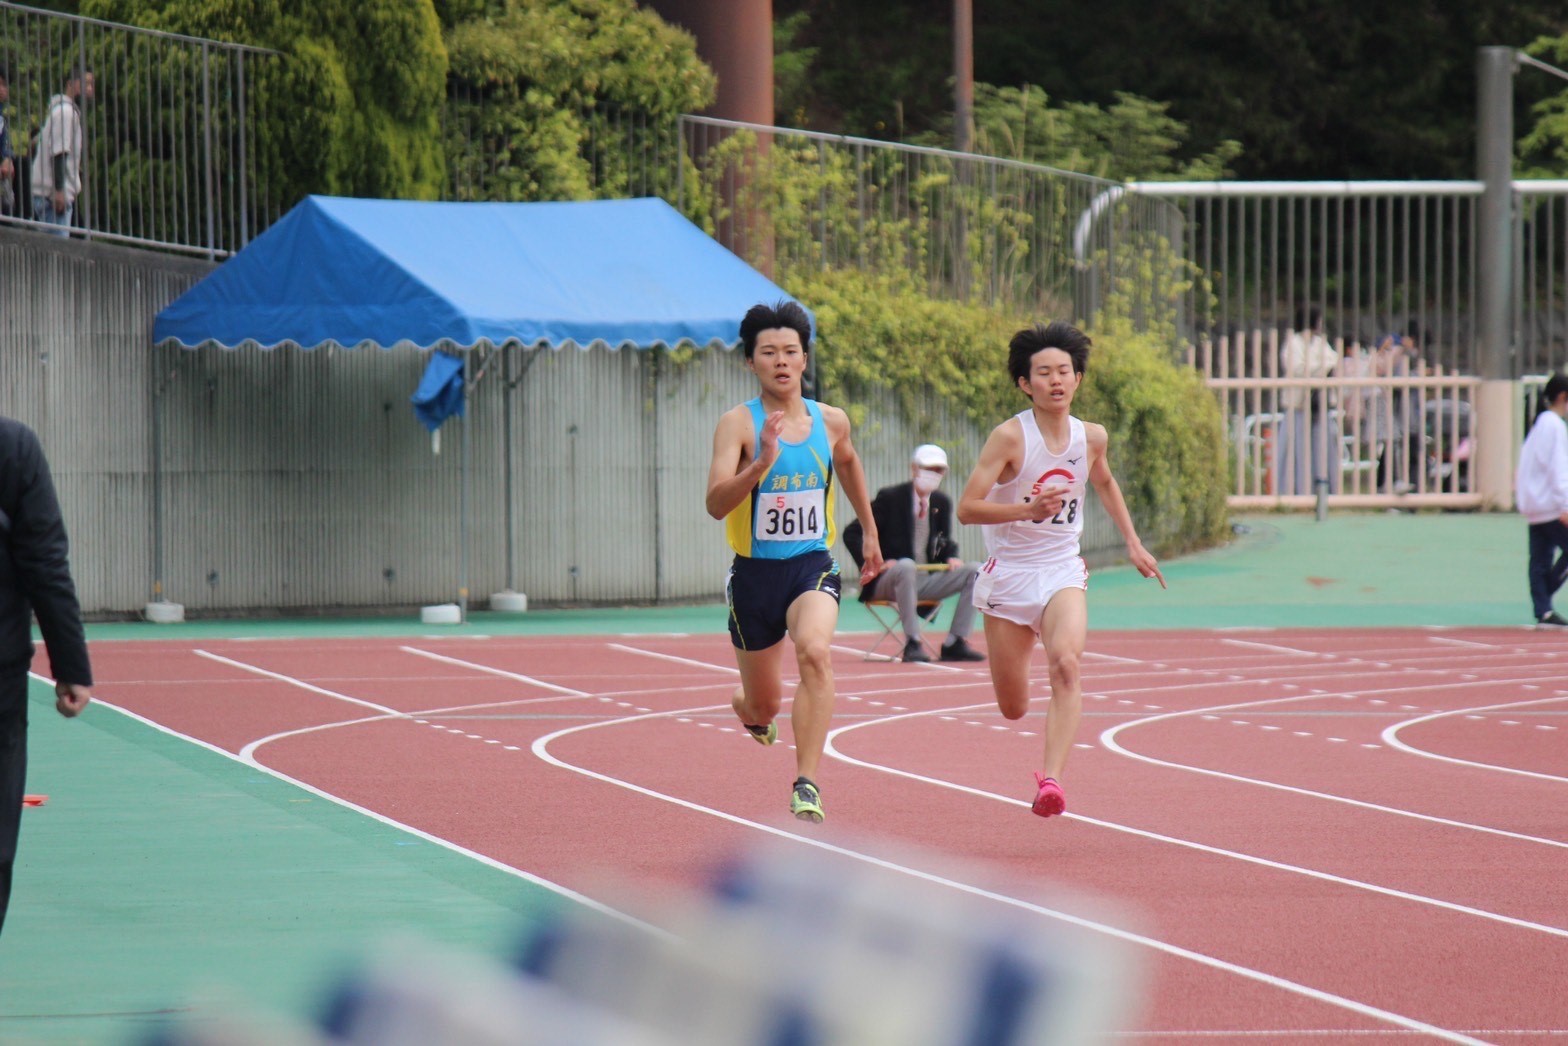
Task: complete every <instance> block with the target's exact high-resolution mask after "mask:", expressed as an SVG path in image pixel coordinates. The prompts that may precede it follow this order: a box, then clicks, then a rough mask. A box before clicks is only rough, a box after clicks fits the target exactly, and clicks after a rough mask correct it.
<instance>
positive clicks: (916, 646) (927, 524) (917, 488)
mask: <svg viewBox="0 0 1568 1046" xmlns="http://www.w3.org/2000/svg"><path fill="white" fill-rule="evenodd" d="M946 475H947V452H946V451H944V450H943V449H942V448H941V447H938V446H937V445H936V444H934V443H923V444H921V445H920V446H918V447H916V448H915V453H914V455H913V456H912V457H911V458H910V462H909V476H910V480H909V482H908V483H898V484H895V485H894V486H891V487H883V488H882V489H881V490H879V491H877V496H876V498H875V499H874V500H873V501H872V502H871V515H872V516H873V518H875V519H876V521H877V539H878V541H879V542H880V544H881V548H882V557H883V563H884V564H885V566H884V567H883V568H882V572H881V573H879V574H878V575H877V576H876V577H875V578H874V579H873V580H872V581H871V582H869V583H868V584H864V585H862V586H861V587H860V599H861V601H862V602H865V601H866V600H868V599H886V600H890V601H891V602H893V603H894V605H896V606H897V607H898V618H899V622H900V624H902V625H903V626H904V660H905V661H930V660H931V656H930V655H929V654H927V653H926V650H925V647H924V645H922V644H921V642H920V615H919V613H918V612H917V610H916V606H917V604H919V603H920V602H922V601H925V600H942V599H946V598H947V597H948V596H955V595H956V596H958V597H959V598H958V605H957V606H956V607H954V608H953V622H952V624H951V625H950V626H949V628H948V636H947V639H946V641H945V642H943V644H942V650H941V653H940V655H939V656H940V657H941V659H942V660H943V661H984V660H985V655H984V654H982V653H980V652H979V651H978V650H975V649H974V648H973V647H971V646H970V645H969V642H968V637H969V632H970V630H971V629H972V628H974V621H975V607H974V599H973V596H974V588H975V577H976V575H977V574H978V573H979V567H978V566H976V565H975V564H974V563H965V562H964V561H963V560H962V559H960V558H959V557H958V544H957V542H955V541H954V540H953V503H952V502H951V501H949V500H948V497H947V495H946V494H943V493H942V492H941V491H939V490H937V489H936V488H937V487H938V486H939V485H940V484H941V482H942V479H943V478H944V477H945V476H946ZM860 539H861V534H860V522H859V521H858V520H857V521H855V522H853V523H851V524H849V526H847V527H845V528H844V547H845V548H847V549H848V550H849V554H850V555H851V556H853V557H855V562H856V563H857V564H858V563H860V561H861V557H860ZM923 564H940V565H944V566H945V567H946V569H944V570H921V569H920V566H921V565H923Z"/></svg>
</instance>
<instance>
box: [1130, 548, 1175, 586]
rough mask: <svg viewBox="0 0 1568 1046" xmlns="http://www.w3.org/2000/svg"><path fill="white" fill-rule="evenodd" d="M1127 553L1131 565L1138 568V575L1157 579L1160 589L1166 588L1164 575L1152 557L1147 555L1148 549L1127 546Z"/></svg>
mask: <svg viewBox="0 0 1568 1046" xmlns="http://www.w3.org/2000/svg"><path fill="white" fill-rule="evenodd" d="M1127 551H1128V553H1129V555H1130V558H1131V559H1132V565H1133V566H1135V567H1137V568H1138V573H1140V574H1142V575H1143V576H1144V577H1152V578H1158V579H1159V582H1160V587H1161V588H1166V587H1167V586H1166V584H1165V575H1164V574H1162V573H1160V564H1159V562H1158V561H1157V560H1156V559H1155V558H1154V557H1153V556H1151V555H1150V554H1149V550H1148V549H1146V548H1144V547H1143V546H1142V545H1138V546H1137V547H1136V548H1135V547H1133V546H1132V545H1129V546H1127Z"/></svg>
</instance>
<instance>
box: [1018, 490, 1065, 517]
mask: <svg viewBox="0 0 1568 1046" xmlns="http://www.w3.org/2000/svg"><path fill="white" fill-rule="evenodd" d="M1067 489H1068V488H1067V487H1065V486H1063V485H1061V484H1059V483H1053V484H1051V485H1050V486H1048V487H1045V488H1043V489H1041V490H1040V492H1039V493H1030V494H1027V495H1025V497H1024V504H1025V505H1027V506H1028V509H1027V510H1026V514H1025V516H1024V518H1025V519H1031V520H1034V522H1036V523H1044V522H1045V521H1046V520H1048V519H1050V518H1051V517H1052V516H1054V515H1056V514H1057V513H1058V512H1060V511H1061V510H1062V505H1063V503H1065V501H1066V500H1067Z"/></svg>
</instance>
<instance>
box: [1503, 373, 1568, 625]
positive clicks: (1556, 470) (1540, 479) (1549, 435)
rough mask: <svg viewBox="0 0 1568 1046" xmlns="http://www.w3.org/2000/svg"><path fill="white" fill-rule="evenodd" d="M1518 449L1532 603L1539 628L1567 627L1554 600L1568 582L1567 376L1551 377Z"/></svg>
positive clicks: (1517, 496)
mask: <svg viewBox="0 0 1568 1046" xmlns="http://www.w3.org/2000/svg"><path fill="white" fill-rule="evenodd" d="M1541 402H1542V403H1543V404H1544V405H1545V407H1544V409H1543V410H1542V411H1541V413H1540V414H1539V415H1537V416H1536V419H1535V424H1534V425H1532V426H1530V434H1529V435H1528V436H1526V437H1525V438H1524V446H1523V447H1521V448H1520V450H1519V470H1518V471H1517V472H1516V473H1515V474H1514V500H1515V502H1516V503H1517V504H1518V506H1519V512H1520V514H1521V515H1523V516H1524V519H1525V522H1526V523H1528V524H1529V525H1530V566H1529V576H1530V603H1531V605H1532V608H1533V610H1534V612H1535V620H1536V623H1537V624H1541V625H1555V626H1558V627H1562V626H1568V621H1565V620H1563V619H1562V618H1561V617H1558V616H1557V611H1555V610H1553V609H1552V596H1554V595H1556V593H1557V590H1558V589H1559V588H1562V587H1563V581H1564V580H1568V377H1564V376H1563V375H1562V374H1553V375H1552V376H1551V377H1550V378H1548V379H1547V381H1546V388H1545V390H1543V391H1542V393H1541Z"/></svg>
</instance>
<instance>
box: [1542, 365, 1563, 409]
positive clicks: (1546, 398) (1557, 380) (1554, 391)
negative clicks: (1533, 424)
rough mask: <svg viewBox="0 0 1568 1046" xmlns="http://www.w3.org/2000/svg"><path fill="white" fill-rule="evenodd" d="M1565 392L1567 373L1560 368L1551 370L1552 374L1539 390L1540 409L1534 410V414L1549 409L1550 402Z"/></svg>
mask: <svg viewBox="0 0 1568 1046" xmlns="http://www.w3.org/2000/svg"><path fill="white" fill-rule="evenodd" d="M1565 392H1568V374H1564V373H1563V372H1562V371H1560V370H1554V371H1552V376H1551V377H1550V378H1547V379H1546V387H1545V388H1544V389H1542V390H1541V409H1540V410H1538V411H1536V416H1537V417H1539V416H1540V415H1541V413H1542V412H1544V411H1547V410H1550V409H1551V406H1552V403H1553V402H1555V401H1556V399H1557V397H1558V396H1561V395H1562V394H1563V393H1565Z"/></svg>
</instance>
